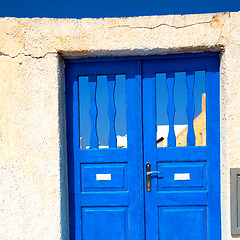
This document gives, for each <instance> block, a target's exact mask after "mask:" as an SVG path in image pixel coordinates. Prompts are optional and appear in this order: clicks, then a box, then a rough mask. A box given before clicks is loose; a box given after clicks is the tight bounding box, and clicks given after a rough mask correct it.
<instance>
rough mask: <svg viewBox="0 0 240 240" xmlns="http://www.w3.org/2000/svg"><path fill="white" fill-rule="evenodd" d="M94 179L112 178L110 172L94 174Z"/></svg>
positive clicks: (106, 179) (107, 179)
mask: <svg viewBox="0 0 240 240" xmlns="http://www.w3.org/2000/svg"><path fill="white" fill-rule="evenodd" d="M96 180H97V181H111V180H112V174H110V173H109V174H96Z"/></svg>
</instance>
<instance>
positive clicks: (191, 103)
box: [186, 71, 195, 146]
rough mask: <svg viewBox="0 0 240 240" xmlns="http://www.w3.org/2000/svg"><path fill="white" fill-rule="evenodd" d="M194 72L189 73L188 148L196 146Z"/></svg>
mask: <svg viewBox="0 0 240 240" xmlns="http://www.w3.org/2000/svg"><path fill="white" fill-rule="evenodd" d="M194 74H195V72H194V71H188V72H187V79H186V81H187V89H188V102H187V118H188V133H187V146H195V133H194V128H193V118H194V110H195V108H194V101H193V87H194V79H195V76H194Z"/></svg>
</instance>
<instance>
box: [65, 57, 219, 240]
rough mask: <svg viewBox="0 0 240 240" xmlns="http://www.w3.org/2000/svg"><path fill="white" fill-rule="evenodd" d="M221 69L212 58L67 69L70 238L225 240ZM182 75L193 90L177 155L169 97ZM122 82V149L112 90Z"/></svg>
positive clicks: (90, 63) (75, 64)
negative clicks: (160, 129) (162, 118)
mask: <svg viewBox="0 0 240 240" xmlns="http://www.w3.org/2000/svg"><path fill="white" fill-rule="evenodd" d="M218 69H219V61H218V56H216V55H213V54H207V55H206V56H203V55H194V54H190V55H176V56H167V57H151V58H149V57H148V58H113V59H109V58H107V59H83V60H66V114H67V145H68V175H69V209H70V235H71V239H76V240H77V239H82V240H93V239H94V240H95V239H98V240H102V239H104V240H108V239H109V240H115V239H116V240H126V239H129V240H135V239H136V240H138V239H139V240H144V239H146V240H150V239H151V240H155V239H156V240H157V239H159V240H168V239H171V240H185V239H188V240H193V239H194V240H195V239H199V240H206V239H210V240H213V239H214V240H217V239H218V240H220V238H221V237H220V235H221V234H220V180H219V179H220V170H219V165H220V160H219V152H220V150H219V145H220V144H219V70H218ZM197 71H202V72H203V73H204V79H205V81H206V96H207V97H206V103H207V104H206V116H207V117H206V126H207V127H206V136H207V137H206V146H195V145H196V144H195V138H196V136H195V133H194V124H195V122H194V121H195V120H194V98H193V95H194V81H195V77H196V72H197ZM178 72H182V73H185V81H186V86H187V99H188V101H187V107H186V113H187V118H188V130H187V146H184V147H176V137H177V136H176V135H177V134H175V132H174V125H175V120H174V112H175V104H174V103H175V102H176V101H178V99H174V97H173V91H174V82H175V76H176V74H177V73H178ZM159 74H163V75H165V82H166V84H167V89H168V96H167V101H168V106H167V109H166V111H167V114H168V124H167V125H168V129H169V131H168V136H167V138H166V139H167V144H166V146H165V147H157V140H158V139H157V125H158V123H157V120H156V112H157V108H158V107H157V106H156V96H157V95H158V89H157V88H156V82H157V75H159ZM121 77H122V78H124V81H125V83H126V88H125V90H124V91H125V95H124V98H126V125H127V131H126V136H125V137H126V139H127V145H126V146H125V147H122V146H120V145H119V143H118V140H117V138H118V137H117V136H116V135H117V134H116V126H115V125H116V113H117V112H118V109H117V108H116V104H115V100H116V94H117V93H116V91H115V88H116V83H117V79H118V78H121ZM104 79H105V80H104ZM84 81H85V83H86V84H85V85H86V86H87V88H88V91H89V109H88V110H89V113H87V114H85V115H86V116H85V115H84V116H81V111H84V107H85V105H81V104H85V103H84V102H83V103H82V102H81V101H82V100H81V97H80V96H79V95H80V92H81V87H82V86H83V84H82V82H84ZM104 81H105V88H106V89H105V90H106V91H105V90H102V91H105V93H106V94H103V95H101V97H99V96H100V95H99V96H98V97H96V96H97V95H98V93H97V90H96V89H97V87H98V85H100V84H101V82H104ZM101 89H104V87H103V88H101ZM120 95H121V94H120ZM103 98H104V99H105V98H106V99H107V101H106V102H104V104H103V106H107V109H108V110H107V113H105V115H106V126H105V123H104V121H103V122H101V123H99V122H98V117H99V115H98V112H99V109H100V108H101V107H100V105H99V104H98V101H101V99H103ZM86 104H87V103H86ZM81 106H83V107H81ZM87 115H88V117H89V119H90V120H89V121H90V123H89V126H88V127H87V126H82V125H81V124H82V123H84V121H82V122H81V119H83V118H84V117H87ZM80 116H81V117H80ZM83 125H84V124H83ZM101 125H103V129H105V128H108V140H107V143H106V144H104V146H101V143H100V140H99V135H100V130H99V129H100V128H101V127H102V126H101ZM81 127H82V128H81ZM87 128H89V131H90V136H89V144H88V146H86V145H85V146H84V147H83V146H82V135H81V131H84V129H85V130H86V129H87ZM80 129H83V130H81V131H80ZM83 148H85V149H83ZM149 166H150V167H151V169H150V168H149ZM158 172H160V173H158Z"/></svg>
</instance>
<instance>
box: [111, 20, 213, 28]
mask: <svg viewBox="0 0 240 240" xmlns="http://www.w3.org/2000/svg"><path fill="white" fill-rule="evenodd" d="M211 21H212V20H211ZM211 21H209V22H199V23H194V24H189V25H184V26H179V27H177V26H174V25H169V24H167V23H161V24H159V25H156V26H153V27H147V26H130V25H118V26H112V27H109V29H111V28H121V27H122V28H131V29H134V28H139V29H141V28H143V29H149V30H152V29H156V28H159V27H162V26H167V27H170V28H175V29H181V28H187V27H191V26H195V25H200V24H207V23H211Z"/></svg>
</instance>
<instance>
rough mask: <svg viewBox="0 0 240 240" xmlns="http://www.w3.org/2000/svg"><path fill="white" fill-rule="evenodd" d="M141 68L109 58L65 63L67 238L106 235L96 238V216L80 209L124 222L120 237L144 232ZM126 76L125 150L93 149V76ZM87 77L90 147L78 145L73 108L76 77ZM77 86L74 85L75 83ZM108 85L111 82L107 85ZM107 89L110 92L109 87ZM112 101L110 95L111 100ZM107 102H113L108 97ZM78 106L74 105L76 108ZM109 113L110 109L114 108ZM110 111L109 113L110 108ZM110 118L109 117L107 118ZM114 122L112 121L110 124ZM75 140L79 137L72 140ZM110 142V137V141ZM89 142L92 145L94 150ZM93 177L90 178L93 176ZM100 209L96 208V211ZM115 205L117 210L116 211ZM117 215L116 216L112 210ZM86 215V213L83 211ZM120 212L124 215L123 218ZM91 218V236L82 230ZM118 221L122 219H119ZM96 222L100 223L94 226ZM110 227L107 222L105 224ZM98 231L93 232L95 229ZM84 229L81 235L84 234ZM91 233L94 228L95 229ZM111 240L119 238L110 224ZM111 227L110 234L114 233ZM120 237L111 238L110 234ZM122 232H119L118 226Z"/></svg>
mask: <svg viewBox="0 0 240 240" xmlns="http://www.w3.org/2000/svg"><path fill="white" fill-rule="evenodd" d="M140 69H141V66H140V62H138V61H137V62H136V61H134V62H112V63H109V64H107V65H106V64H103V63H93V64H84V63H79V64H71V63H69V64H68V63H67V64H66V90H67V93H66V97H67V99H66V101H67V108H68V110H67V111H68V112H67V116H68V114H69V115H70V116H68V120H67V122H68V128H67V134H68V139H69V138H71V140H69V141H68V158H69V184H70V185H71V187H70V188H69V189H70V191H71V192H70V193H69V199H70V212H69V213H70V229H71V240H82V239H84V238H89V239H92V238H93V237H94V239H98V240H102V239H106V235H104V238H102V235H101V234H102V233H100V236H95V234H98V233H97V232H98V231H100V230H99V229H101V228H102V226H100V225H101V224H100V225H97V224H98V223H95V221H99V220H98V216H93V217H91V216H92V215H91V213H89V211H88V213H89V214H90V215H88V216H89V217H88V216H87V217H86V214H85V212H84V211H83V210H84V209H87V208H88V209H90V208H91V209H93V208H94V209H96V208H97V209H100V208H101V209H103V208H108V209H110V208H111V209H110V212H112V213H113V216H112V215H111V214H110V215H111V216H112V217H111V216H110V215H108V214H106V211H103V212H104V214H102V215H101V213H100V215H101V221H102V222H104V223H106V222H111V225H112V224H113V223H116V221H118V224H120V225H121V224H122V222H124V231H125V232H126V236H125V235H122V237H124V239H135V238H136V239H143V236H144V228H143V226H144V205H143V199H144V195H143V190H144V189H143V188H142V181H143V174H142V172H141V171H143V168H142V161H143V160H142V147H141V145H140V144H139V143H140V142H142V131H141V129H142V122H141V118H142V115H141V101H140V99H141V76H140V75H139V70H140ZM100 74H103V75H111V74H112V75H116V74H124V75H125V76H126V91H127V129H128V130H129V131H128V132H127V134H128V148H127V149H118V148H108V149H98V148H97V147H96V145H97V142H98V141H97V134H96V132H95V131H96V117H97V113H96V112H97V111H96V100H95V94H96V76H97V75H100ZM79 75H81V76H89V89H90V96H91V113H90V114H91V123H92V125H91V127H92V130H93V131H92V133H94V135H93V137H92V139H93V140H94V141H93V143H92V142H91V144H90V145H91V149H80V148H79V117H78V116H79V106H78V92H76V90H77V86H78V76H79ZM75 85H76V86H75ZM110 85H111V86H110V88H112V86H113V85H112V83H110ZM110 91H111V92H112V93H113V92H114V91H112V90H110ZM112 99H113V98H112ZM110 101H112V100H111V99H110ZM77 107H78V109H77ZM113 111H114V110H113ZM113 111H112V112H113ZM112 119H113V118H112ZM112 125H113V122H112ZM77 138H78V140H77ZM110 142H111V141H110ZM93 146H94V147H96V148H94V149H93ZM98 173H99V174H101V173H102V174H111V176H112V180H111V181H101V182H98V180H97V179H96V174H98ZM94 176H95V177H94ZM123 207H124V209H126V211H124V214H118V211H117V209H120V208H123ZM101 209H100V210H101ZM115 209H116V211H115ZM115 213H116V214H115ZM84 214H85V215H84ZM123 215H124V216H125V218H124V219H123V218H122V216H123ZM89 219H90V222H93V225H96V229H95V230H93V231H92V234H93V235H91V234H90V233H89V234H88V233H87V232H86V229H88V228H87V226H88V224H86V222H87V221H89ZM120 221H122V222H120ZM99 226H100V227H99ZM108 228H109V226H108ZM97 229H98V230H97ZM84 231H85V233H84ZM94 231H96V232H94ZM108 231H109V235H107V236H109V237H110V239H116V238H117V239H119V237H120V235H119V232H118V231H117V232H116V231H115V230H114V228H112V229H108ZM114 231H115V232H114ZM116 234H117V235H119V236H116V237H113V236H115V235H116ZM121 234H122V230H121Z"/></svg>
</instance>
